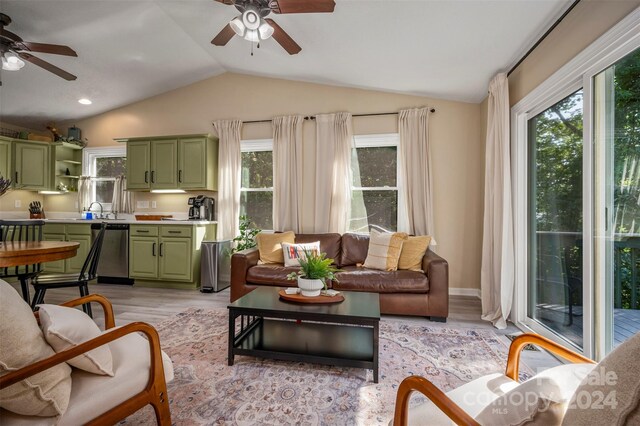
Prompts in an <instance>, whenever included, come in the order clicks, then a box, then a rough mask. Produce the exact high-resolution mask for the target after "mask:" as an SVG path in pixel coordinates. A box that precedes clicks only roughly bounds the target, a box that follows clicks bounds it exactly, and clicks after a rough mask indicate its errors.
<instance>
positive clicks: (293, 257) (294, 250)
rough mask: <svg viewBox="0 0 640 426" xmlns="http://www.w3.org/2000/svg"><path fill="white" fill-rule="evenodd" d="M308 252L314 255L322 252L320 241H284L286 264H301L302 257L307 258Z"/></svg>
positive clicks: (283, 250) (283, 253)
mask: <svg viewBox="0 0 640 426" xmlns="http://www.w3.org/2000/svg"><path fill="white" fill-rule="evenodd" d="M307 252H308V253H310V254H312V255H314V254H315V255H319V254H320V241H315V242H313V243H300V244H289V243H282V255H283V256H284V266H287V267H288V266H300V259H303V260H304V259H306V258H307Z"/></svg>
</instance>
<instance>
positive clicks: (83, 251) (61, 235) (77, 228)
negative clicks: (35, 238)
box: [42, 223, 92, 274]
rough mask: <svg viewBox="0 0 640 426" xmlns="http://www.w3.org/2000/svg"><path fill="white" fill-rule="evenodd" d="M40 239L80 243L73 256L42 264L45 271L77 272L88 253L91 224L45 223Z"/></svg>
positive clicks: (56, 272)
mask: <svg viewBox="0 0 640 426" xmlns="http://www.w3.org/2000/svg"><path fill="white" fill-rule="evenodd" d="M42 239H43V240H45V241H69V242H76V243H80V246H79V247H78V251H77V252H76V255H75V256H74V257H72V258H69V259H65V260H57V261H55V262H47V263H45V264H44V272H45V273H55V274H77V273H79V272H80V271H81V270H82V265H84V262H85V260H86V259H87V256H88V255H89V250H91V242H92V241H91V225H90V224H84V223H82V224H80V223H74V224H64V223H47V224H46V225H45V226H44V228H43V230H42Z"/></svg>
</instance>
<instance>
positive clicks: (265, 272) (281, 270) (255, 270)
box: [247, 263, 300, 287]
mask: <svg viewBox="0 0 640 426" xmlns="http://www.w3.org/2000/svg"><path fill="white" fill-rule="evenodd" d="M299 270H300V267H299V266H289V267H287V266H283V265H279V264H276V263H269V264H266V265H256V266H253V267H251V268H249V270H248V271H247V282H248V283H250V284H262V285H273V286H280V287H296V286H297V285H298V284H297V282H296V281H290V280H288V279H287V275H289V274H290V273H292V272H298V271H299Z"/></svg>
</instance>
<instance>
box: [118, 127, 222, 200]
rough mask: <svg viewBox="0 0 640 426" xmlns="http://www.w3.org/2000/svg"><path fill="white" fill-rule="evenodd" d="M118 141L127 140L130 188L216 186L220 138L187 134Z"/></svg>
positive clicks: (204, 187)
mask: <svg viewBox="0 0 640 426" xmlns="http://www.w3.org/2000/svg"><path fill="white" fill-rule="evenodd" d="M116 141H118V142H122V143H126V144H127V189H129V190H136V191H144V190H153V189H184V190H209V191H215V190H217V179H218V139H217V138H213V137H211V136H210V135H186V136H163V137H147V138H129V139H116Z"/></svg>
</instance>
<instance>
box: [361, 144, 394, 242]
mask: <svg viewBox="0 0 640 426" xmlns="http://www.w3.org/2000/svg"><path fill="white" fill-rule="evenodd" d="M399 140H400V137H399V135H398V134H397V133H392V134H382V135H359V136H355V137H354V141H355V146H356V148H355V149H354V150H353V154H352V156H351V170H352V173H353V180H352V187H351V218H350V220H349V230H350V231H353V232H369V228H370V227H371V226H376V227H380V228H383V229H385V230H388V231H396V230H397V229H398V206H399V205H400V203H399V201H400V200H399V196H400V194H399V191H398V187H399V185H398V182H399V176H398V142H399Z"/></svg>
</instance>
